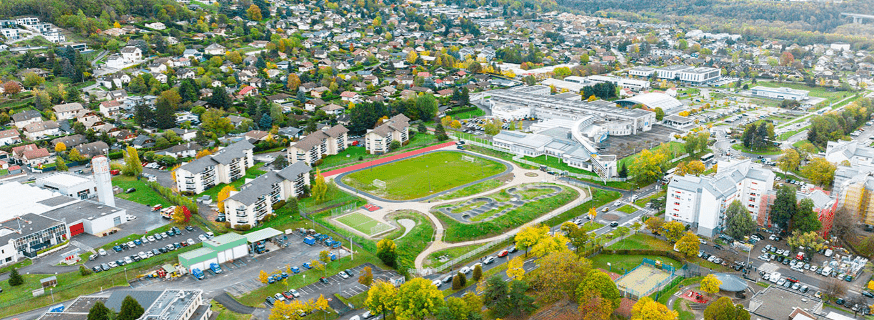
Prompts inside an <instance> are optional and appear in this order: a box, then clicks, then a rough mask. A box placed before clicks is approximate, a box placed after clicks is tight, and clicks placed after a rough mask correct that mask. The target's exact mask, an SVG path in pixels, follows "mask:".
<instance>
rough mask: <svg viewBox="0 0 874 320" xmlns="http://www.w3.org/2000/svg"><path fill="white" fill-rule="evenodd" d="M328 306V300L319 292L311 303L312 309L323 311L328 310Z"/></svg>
mask: <svg viewBox="0 0 874 320" xmlns="http://www.w3.org/2000/svg"><path fill="white" fill-rule="evenodd" d="M328 308H329V306H328V300H327V299H325V295H323V294H319V298H318V299H316V303H315V304H313V309H316V310H319V311H322V312H325V311H327V310H328Z"/></svg>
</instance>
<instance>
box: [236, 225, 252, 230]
mask: <svg viewBox="0 0 874 320" xmlns="http://www.w3.org/2000/svg"><path fill="white" fill-rule="evenodd" d="M249 229H252V226H250V225H248V224H244V225H239V226H234V230H237V231H249Z"/></svg>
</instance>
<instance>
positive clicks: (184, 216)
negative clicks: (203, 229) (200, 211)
mask: <svg viewBox="0 0 874 320" xmlns="http://www.w3.org/2000/svg"><path fill="white" fill-rule="evenodd" d="M172 218H173V222H176V223H179V224H188V223H189V222H191V211H189V210H188V208H186V207H185V206H176V209H173V215H172Z"/></svg>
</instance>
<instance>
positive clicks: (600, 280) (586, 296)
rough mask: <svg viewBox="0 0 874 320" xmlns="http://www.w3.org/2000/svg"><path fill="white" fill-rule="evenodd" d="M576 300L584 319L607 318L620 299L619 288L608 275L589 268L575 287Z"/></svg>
mask: <svg viewBox="0 0 874 320" xmlns="http://www.w3.org/2000/svg"><path fill="white" fill-rule="evenodd" d="M576 294H577V302H578V303H579V309H580V312H581V313H582V314H583V315H585V318H584V319H587V320H588V319H591V320H596V319H608V318H610V315H611V314H613V311H614V310H616V308H619V303H620V302H621V300H622V297H621V296H620V292H619V288H617V287H616V283H614V282H613V279H611V278H610V276H609V275H607V274H606V273H604V272H603V271H601V270H591V271H589V273H588V274H587V275H586V277H585V278H583V281H582V282H580V284H579V286H577V289H576Z"/></svg>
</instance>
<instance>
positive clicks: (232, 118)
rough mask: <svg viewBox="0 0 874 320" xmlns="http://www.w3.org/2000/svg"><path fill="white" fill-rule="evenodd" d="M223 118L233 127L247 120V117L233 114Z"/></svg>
mask: <svg viewBox="0 0 874 320" xmlns="http://www.w3.org/2000/svg"><path fill="white" fill-rule="evenodd" d="M225 118H226V119H228V120H229V121H230V122H231V124H232V125H233V126H234V127H239V126H240V125H241V124H243V122H244V121H246V120H249V118H246V117H241V116H234V115H231V116H227V117H225Z"/></svg>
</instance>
